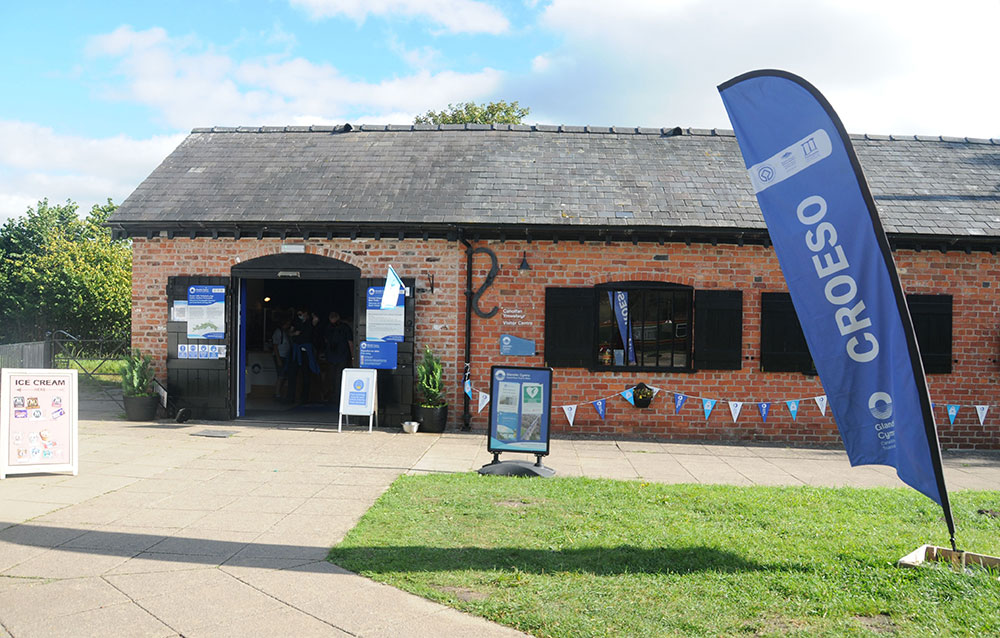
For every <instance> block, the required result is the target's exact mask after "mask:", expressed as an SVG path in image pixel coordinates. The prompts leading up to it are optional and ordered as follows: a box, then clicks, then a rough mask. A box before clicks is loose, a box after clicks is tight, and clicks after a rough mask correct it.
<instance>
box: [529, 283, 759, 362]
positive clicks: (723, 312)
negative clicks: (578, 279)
mask: <svg viewBox="0 0 1000 638" xmlns="http://www.w3.org/2000/svg"><path fill="white" fill-rule="evenodd" d="M742 304H743V293H742V292H740V291H739V290H699V291H697V293H695V291H694V289H693V288H691V287H690V286H683V285H680V284H671V283H663V282H646V281H627V282H614V283H608V284H601V285H599V286H597V287H595V288H546V289H545V363H546V365H549V366H551V367H564V368H568V367H582V368H590V369H593V370H636V371H639V370H642V371H657V372H668V371H673V372H690V371H692V370H694V369H696V368H697V369H698V370H738V369H739V368H740V366H741V364H742V352H741V350H742V332H743V325H742V324H743V316H742V313H743V309H742ZM695 312H697V314H695ZM692 320H693V321H692ZM699 322H702V323H703V327H701V328H699ZM696 340H697V342H696Z"/></svg>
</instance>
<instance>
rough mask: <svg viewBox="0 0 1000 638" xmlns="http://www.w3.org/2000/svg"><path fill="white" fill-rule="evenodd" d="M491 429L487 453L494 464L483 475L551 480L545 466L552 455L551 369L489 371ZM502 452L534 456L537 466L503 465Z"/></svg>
mask: <svg viewBox="0 0 1000 638" xmlns="http://www.w3.org/2000/svg"><path fill="white" fill-rule="evenodd" d="M490 397H491V400H490V429H489V432H488V433H487V436H488V439H487V446H486V447H487V449H488V450H489V451H490V452H492V453H493V462H492V463H489V464H487V465H484V466H483V467H482V468H480V469H479V473H480V474H504V475H515V476H544V477H548V476H552V475H553V474H555V470H553V469H552V468H549V467H545V466H544V465H542V457H543V456H547V455H548V453H549V423H550V421H551V418H550V416H551V415H550V412H551V409H552V368H522V367H508V366H493V367H492V368H490ZM501 452H522V453H527V454H534V455H535V463H534V464H531V463H527V462H524V461H500V453H501Z"/></svg>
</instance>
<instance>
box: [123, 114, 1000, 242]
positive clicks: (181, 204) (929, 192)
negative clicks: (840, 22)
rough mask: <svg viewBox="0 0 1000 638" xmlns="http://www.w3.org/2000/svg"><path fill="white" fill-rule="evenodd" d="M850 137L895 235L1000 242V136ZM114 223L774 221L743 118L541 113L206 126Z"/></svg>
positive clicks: (627, 225) (570, 225) (325, 225)
mask: <svg viewBox="0 0 1000 638" xmlns="http://www.w3.org/2000/svg"><path fill="white" fill-rule="evenodd" d="M852 139H853V142H854V145H855V148H856V150H857V153H858V157H859V159H860V161H861V164H862V166H863V168H864V170H865V173H866V176H867V178H868V182H869V184H870V186H871V190H872V193H873V194H874V196H875V199H876V203H877V204H878V206H879V210H880V213H881V215H882V220H883V224H884V226H885V228H886V230H887V231H888V232H889V233H890V235H892V234H897V235H905V236H917V237H918V238H919V237H927V238H929V239H933V240H943V239H945V238H952V239H955V238H959V239H962V238H966V239H971V238H975V237H978V238H981V239H984V240H992V242H993V243H996V241H997V240H998V239H1000V140H996V139H994V140H988V139H969V138H939V137H934V138H930V137H920V136H918V137H914V136H907V137H902V136H871V135H867V136H852ZM111 224H112V226H113V227H115V228H117V229H118V230H119V232H125V233H129V234H136V233H139V232H140V231H144V232H153V231H155V230H157V229H161V230H162V229H171V230H172V231H173V230H176V231H177V232H188V231H191V230H193V229H201V230H202V231H204V230H205V229H216V230H218V229H222V230H223V231H225V229H226V228H237V227H238V228H242V229H243V232H245V233H247V234H250V233H252V232H255V229H256V232H258V233H260V232H265V231H264V229H267V231H266V232H271V231H272V230H273V229H276V228H279V227H281V228H286V229H291V232H294V231H295V229H298V230H301V229H312V230H314V231H315V232H316V233H317V234H319V233H321V232H322V231H323V230H324V229H326V230H327V231H329V230H330V229H335V230H338V231H340V230H343V229H346V228H350V227H354V228H369V227H375V226H378V227H385V228H390V229H391V228H405V229H411V230H412V229H420V228H423V229H425V230H426V229H428V228H429V229H441V228H445V227H459V228H464V229H470V228H483V229H486V228H492V229H494V230H497V229H501V230H502V229H504V228H510V229H511V230H512V231H513V230H514V229H519V232H522V233H523V232H524V230H525V229H528V230H529V231H530V232H533V231H532V229H549V231H552V230H555V231H557V232H564V231H565V232H566V233H568V235H567V238H571V237H574V236H575V235H574V233H575V232H576V231H581V232H582V231H584V230H589V231H593V230H594V229H605V230H609V229H610V230H611V231H614V232H618V231H623V232H625V233H627V232H629V231H635V232H644V233H648V232H653V231H656V232H664V231H678V232H685V231H689V230H695V229H702V230H706V231H709V232H711V231H712V230H713V229H717V230H718V231H726V232H736V231H750V232H751V233H752V232H753V231H757V234H758V235H761V234H762V232H763V229H764V222H763V219H762V218H761V214H760V210H759V209H758V207H757V202H756V199H755V198H754V195H753V193H752V192H751V190H750V183H749V180H748V178H747V176H746V172H745V169H744V167H743V161H742V158H741V156H740V153H739V148H738V147H737V144H736V139H735V138H734V137H733V134H732V132H731V131H722V130H698V129H685V130H681V129H679V128H678V129H642V128H639V129H636V128H628V129H623V128H616V127H610V128H607V127H605V128H598V127H582V126H579V127H572V126H542V125H536V126H521V125H502V126H501V125H495V126H489V125H442V126H433V125H423V126H422V125H415V126H370V125H363V126H360V127H357V128H353V129H351V128H350V127H349V126H348V127H262V128H213V129H195V130H194V131H192V133H191V134H190V135H189V136H188V137H187V138H186V139H185V140H184V141H183V142H182V143H181V145H180V146H179V147H178V148H177V149H176V150H175V151H174V152H173V153H171V154H170V155H169V156H168V157H167V158H166V159H165V160H164V161H163V163H162V164H161V165H160V166H159V167H158V168H157V169H156V170H154V171H153V173H152V174H151V175H150V176H149V177H148V178H146V180H145V181H143V182H142V184H140V185H139V187H138V188H137V189H136V190H135V192H134V193H132V195H130V196H129V197H128V199H126V200H125V202H124V203H123V204H122V205H121V207H120V208H119V209H118V211H117V212H116V213H115V215H114V216H113V217H112V219H111Z"/></svg>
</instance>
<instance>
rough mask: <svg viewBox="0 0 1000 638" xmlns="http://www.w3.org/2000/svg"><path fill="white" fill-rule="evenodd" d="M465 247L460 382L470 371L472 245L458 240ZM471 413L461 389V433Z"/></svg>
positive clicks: (465, 427)
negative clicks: (463, 332)
mask: <svg viewBox="0 0 1000 638" xmlns="http://www.w3.org/2000/svg"><path fill="white" fill-rule="evenodd" d="M459 241H461V242H462V245H463V246H465V368H464V369H463V371H462V372H463V374H462V381H463V382H464V381H465V374H466V373H468V372H469V371H470V370H471V366H472V244H470V243H469V242H468V241H466V240H465V239H464V238H463V239H460V240H459ZM471 422H472V412H471V410H470V409H469V395H468V394H466V393H465V388H464V387H463V388H462V431H464V432H468V431H469V430H471V429H472V425H471Z"/></svg>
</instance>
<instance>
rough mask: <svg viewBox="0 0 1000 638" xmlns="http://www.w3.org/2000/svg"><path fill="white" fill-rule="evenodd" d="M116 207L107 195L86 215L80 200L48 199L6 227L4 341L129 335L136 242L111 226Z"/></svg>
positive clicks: (0, 279) (0, 275) (1, 267)
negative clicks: (62, 334)
mask: <svg viewBox="0 0 1000 638" xmlns="http://www.w3.org/2000/svg"><path fill="white" fill-rule="evenodd" d="M115 208H116V206H115V205H114V204H113V203H112V202H111V200H110V199H109V200H108V202H107V204H105V205H102V206H94V207H93V208H92V209H91V211H90V213H89V214H88V215H87V216H86V217H84V218H83V219H80V217H79V216H78V215H77V209H78V206H77V205H76V204H75V203H73V202H71V201H67V202H66V204H64V205H55V206H53V205H50V204H49V202H48V200H42V201H40V202H39V203H38V206H37V207H36V208H29V209H28V211H27V213H26V214H25V215H24V216H23V217H18V218H15V219H10V220H8V221H7V222H6V223H5V224H4V225H3V227H2V228H0V340H2V341H3V342H15V341H29V340H34V339H41V338H44V336H45V333H46V332H49V331H53V330H65V331H67V332H69V333H70V334H73V335H75V336H78V337H82V338H99V337H115V338H123V337H126V336H127V335H128V334H129V331H130V327H131V306H132V302H131V278H132V248H131V245H130V243H129V242H128V240H114V239H112V235H111V229H110V228H108V227H107V226H106V222H107V220H108V217H109V216H110V215H111V213H112V212H114V210H115Z"/></svg>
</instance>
